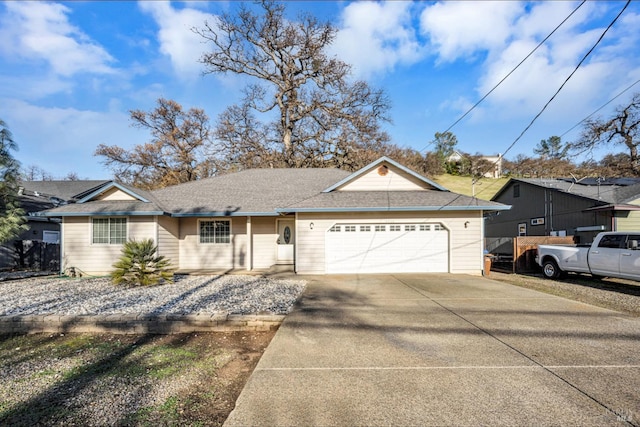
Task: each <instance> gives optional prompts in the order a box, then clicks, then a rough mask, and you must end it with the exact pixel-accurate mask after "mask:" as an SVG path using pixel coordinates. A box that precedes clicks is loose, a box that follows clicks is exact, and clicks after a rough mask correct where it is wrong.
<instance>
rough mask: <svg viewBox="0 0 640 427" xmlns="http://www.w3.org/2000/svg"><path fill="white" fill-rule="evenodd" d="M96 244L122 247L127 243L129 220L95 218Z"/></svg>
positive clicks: (93, 222)
mask: <svg viewBox="0 0 640 427" xmlns="http://www.w3.org/2000/svg"><path fill="white" fill-rule="evenodd" d="M92 225H93V227H92V228H93V229H92V240H91V242H92V243H94V244H106V245H120V244H123V243H125V242H126V241H127V218H93V220H92Z"/></svg>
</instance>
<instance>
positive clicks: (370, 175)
mask: <svg viewBox="0 0 640 427" xmlns="http://www.w3.org/2000/svg"><path fill="white" fill-rule="evenodd" d="M378 169H379V168H374V169H373V170H371V171H369V172H367V173H365V174H364V175H362V176H359V177H358V178H356V179H355V180H354V181H352V182H349V183H348V184H346V185H344V186H342V187H340V188H339V191H411V190H424V189H425V188H430V187H429V186H428V185H427V184H425V183H424V182H422V181H420V180H418V179H416V178H415V177H413V176H411V175H409V174H407V173H405V172H403V171H400V170H398V169H396V168H394V167H393V166H389V168H388V169H387V171H386V172H387V173H386V175H380V173H378Z"/></svg>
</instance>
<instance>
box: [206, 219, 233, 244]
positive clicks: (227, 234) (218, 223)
mask: <svg viewBox="0 0 640 427" xmlns="http://www.w3.org/2000/svg"><path fill="white" fill-rule="evenodd" d="M200 243H214V244H225V243H231V221H229V220H226V219H225V220H213V221H205V220H201V221H200Z"/></svg>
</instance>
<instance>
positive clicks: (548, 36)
mask: <svg viewBox="0 0 640 427" xmlns="http://www.w3.org/2000/svg"><path fill="white" fill-rule="evenodd" d="M585 3H586V0H582V2H581V3H580V4H579V5H578V6H577V7H576V8H575V9H573V11H572V12H571V13H570V14H569V15H567V17H566V18H564V19H563V20H562V22H560V24H558V25H557V26H556V27H555V28H554V29H553V31H551V32H550V33H549V34H548V35H547V37H545V38H544V39H543V40H542V41H541V42H540V43H538V45H537V46H536V47H535V48H534V49H533V50H532V51H531V52H529V54H528V55H527V56H525V57H524V59H522V60H521V61H520V62H519V63H518V65H516V66H515V67H514V68H513V69H511V71H509V73H507V75H506V76H504V77H503V78H502V80H500V81H499V82H498V83H497V84H496V85H495V86H494V87H493V88H491V90H490V91H489V92H487V93H486V94H485V95H484V96H483V97H482V98H480V99H479V100H478V102H476V103H475V104H473V106H472V107H471V108H469V109H468V110H467V111H466V112H465V113H464V114H463V115H462V116H460V117H459V118H458V120H456V121H455V122H453V124H452V125H451V126H449V127H448V128H447V130H445V131H444V132H443V133H445V132H449V131H450V130H451V129H453V127H454V126H455V125H457V124H458V123H460V122H461V121H462V119H464V118H465V117H467V115H469V113H471V112H472V111H473V110H474V109H475V108H476V107H477V106H478V105H480V103H481V102H482V101H484V100H485V99H486V98H487V97H488V96H489V95H491V93H493V91H494V90H496V89H497V88H498V86H500V85H501V84H502V83H503V82H504V81H505V80H507V78H509V76H511V74H513V73H514V72H515V71H516V70H517V69H518V68H520V66H521V65H522V64H523V63H524V62H525V61H526V60H527V59H529V57H531V55H533V54H534V53H535V52H536V51H537V50H538V49H539V48H540V47H541V46H542V45H543V44H544V43H545V42H546V41H547V40H549V38H550V37H551V36H552V35H553V34H554V33H555V32H556V31H557V30H558V29H559V28H560V27H561V26H562V25H564V23H565V22H567V20H569V18H571V16H573V14H574V13H576V12H577V11H578V9H580V8H581V7H582V5H583V4H585ZM429 145H430V143H429V144H427V146H426V147H424V148H423V149H422V150H420V151H424V150H426V149H427V148H428V147H429Z"/></svg>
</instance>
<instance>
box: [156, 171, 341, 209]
mask: <svg viewBox="0 0 640 427" xmlns="http://www.w3.org/2000/svg"><path fill="white" fill-rule="evenodd" d="M349 175H350V174H349V172H347V171H343V170H340V169H250V170H245V171H241V172H237V173H233V174H229V175H222V176H219V177H214V178H208V179H204V180H201V181H194V182H189V183H186V184H181V185H176V186H172V187H167V188H163V189H160V190H157V191H154V192H153V196H154V197H155V198H156V199H157V201H158V202H159V203H160V204H161V205H162V206H163V207H165V208H166V209H167V210H168V211H170V212H172V213H174V214H188V213H196V212H202V213H205V212H211V213H219V212H231V213H241V212H249V213H275V211H276V209H277V208H282V207H284V206H288V205H291V204H293V203H296V202H299V201H300V200H304V199H307V198H309V197H312V196H314V195H316V194H318V193H319V192H321V191H322V190H324V189H325V188H327V187H329V186H331V185H332V184H335V183H336V182H338V181H340V180H342V179H344V178H346V177H347V176H349ZM274 188H275V189H276V191H274Z"/></svg>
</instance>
